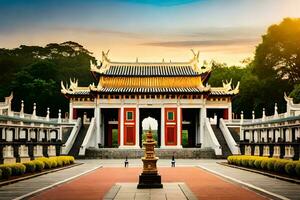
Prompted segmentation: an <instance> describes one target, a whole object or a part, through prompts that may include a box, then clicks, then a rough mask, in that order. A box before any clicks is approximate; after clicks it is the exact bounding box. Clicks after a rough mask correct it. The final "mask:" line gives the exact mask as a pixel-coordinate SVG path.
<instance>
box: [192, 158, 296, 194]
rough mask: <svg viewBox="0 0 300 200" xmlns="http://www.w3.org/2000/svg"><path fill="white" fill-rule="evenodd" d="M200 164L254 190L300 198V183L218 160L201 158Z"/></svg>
mask: <svg viewBox="0 0 300 200" xmlns="http://www.w3.org/2000/svg"><path fill="white" fill-rule="evenodd" d="M197 163H198V165H199V166H200V167H202V168H203V169H207V170H209V171H210V172H213V173H216V174H218V175H223V176H226V177H228V178H230V179H231V180H232V181H234V182H239V183H241V184H243V185H244V183H245V186H249V185H250V186H254V190H258V191H259V190H264V192H270V193H273V194H276V195H278V198H280V199H300V185H299V184H296V183H291V182H287V181H283V180H279V179H276V178H272V177H268V176H264V175H261V174H257V173H252V172H248V171H244V170H241V169H236V168H231V167H227V166H223V165H219V164H217V163H216V161H206V162H205V161H202V160H199V161H198V162H197Z"/></svg>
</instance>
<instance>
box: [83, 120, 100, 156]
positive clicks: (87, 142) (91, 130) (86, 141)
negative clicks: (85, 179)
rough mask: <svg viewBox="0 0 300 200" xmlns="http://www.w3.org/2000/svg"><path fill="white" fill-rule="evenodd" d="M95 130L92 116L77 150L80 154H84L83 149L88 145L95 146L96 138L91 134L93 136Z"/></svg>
mask: <svg viewBox="0 0 300 200" xmlns="http://www.w3.org/2000/svg"><path fill="white" fill-rule="evenodd" d="M95 130H96V123H95V118H94V117H93V118H92V120H91V123H90V126H89V128H88V130H87V132H86V135H85V138H84V140H83V142H82V145H81V147H80V150H79V155H80V156H84V155H85V151H86V149H87V148H88V147H91V146H92V147H95V146H97V140H96V139H95V138H93V136H95ZM93 143H94V144H93Z"/></svg>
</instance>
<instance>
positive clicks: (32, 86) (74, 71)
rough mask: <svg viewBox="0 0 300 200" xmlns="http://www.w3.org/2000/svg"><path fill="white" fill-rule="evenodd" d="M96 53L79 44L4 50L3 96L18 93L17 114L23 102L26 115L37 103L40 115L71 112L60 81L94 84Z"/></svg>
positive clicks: (0, 59)
mask: <svg viewBox="0 0 300 200" xmlns="http://www.w3.org/2000/svg"><path fill="white" fill-rule="evenodd" d="M90 60H92V61H93V62H95V58H94V57H93V56H92V53H91V52H89V51H88V50H86V49H85V48H84V47H83V46H82V45H80V44H78V43H76V42H71V41H68V42H64V43H61V44H56V43H51V44H48V45H46V46H45V47H40V46H26V45H21V46H20V47H18V48H15V49H0V70H1V71H4V72H5V73H3V74H0V96H1V97H2V98H3V97H5V96H7V95H8V94H10V92H11V91H13V92H14V99H13V110H19V109H20V101H21V99H23V100H24V102H25V111H26V112H32V104H33V103H34V102H36V103H37V114H39V115H45V114H46V110H47V107H50V109H51V115H52V116H57V110H58V109H62V111H63V112H66V111H67V110H68V101H67V100H66V99H65V98H64V97H63V95H61V93H60V81H61V80H62V81H69V79H70V78H78V79H79V83H80V84H81V85H89V84H90V83H92V82H93V81H94V80H93V79H92V76H91V75H90V73H88V71H89V65H90Z"/></svg>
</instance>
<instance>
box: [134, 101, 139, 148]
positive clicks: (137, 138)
mask: <svg viewBox="0 0 300 200" xmlns="http://www.w3.org/2000/svg"><path fill="white" fill-rule="evenodd" d="M139 142H140V109H139V106H138V105H137V106H136V110H135V147H136V148H140V144H139Z"/></svg>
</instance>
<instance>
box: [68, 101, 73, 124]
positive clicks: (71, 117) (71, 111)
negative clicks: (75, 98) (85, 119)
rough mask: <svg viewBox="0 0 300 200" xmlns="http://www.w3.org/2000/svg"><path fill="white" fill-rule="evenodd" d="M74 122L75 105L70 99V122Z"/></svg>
mask: <svg viewBox="0 0 300 200" xmlns="http://www.w3.org/2000/svg"><path fill="white" fill-rule="evenodd" d="M72 120H73V103H72V100H71V99H70V103H69V122H71V121H72Z"/></svg>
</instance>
